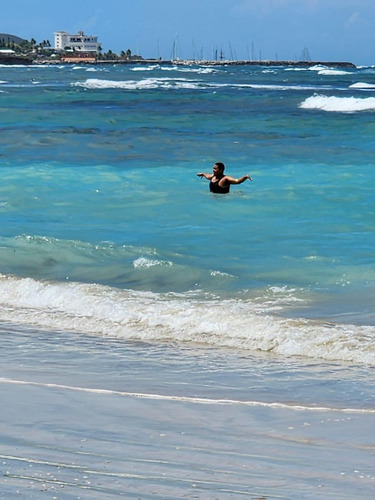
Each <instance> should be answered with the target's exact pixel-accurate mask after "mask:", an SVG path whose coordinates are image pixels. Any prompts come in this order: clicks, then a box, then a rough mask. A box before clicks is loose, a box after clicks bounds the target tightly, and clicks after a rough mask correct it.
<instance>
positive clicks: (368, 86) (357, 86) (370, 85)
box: [349, 82, 375, 89]
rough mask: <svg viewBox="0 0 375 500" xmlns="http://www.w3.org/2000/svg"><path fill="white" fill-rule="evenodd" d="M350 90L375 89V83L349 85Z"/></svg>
mask: <svg viewBox="0 0 375 500" xmlns="http://www.w3.org/2000/svg"><path fill="white" fill-rule="evenodd" d="M349 88H350V89H375V83H363V82H357V83H353V84H352V85H349Z"/></svg>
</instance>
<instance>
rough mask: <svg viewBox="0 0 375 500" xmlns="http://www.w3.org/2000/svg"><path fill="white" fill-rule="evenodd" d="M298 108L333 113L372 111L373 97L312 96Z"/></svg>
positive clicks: (374, 108)
mask: <svg viewBox="0 0 375 500" xmlns="http://www.w3.org/2000/svg"><path fill="white" fill-rule="evenodd" d="M300 108H302V109H321V110H322V111H335V112H341V113H355V112H358V111H374V110H375V97H367V98H357V97H335V96H326V95H314V96H312V97H308V98H307V99H306V100H305V101H303V102H302V103H301V104H300Z"/></svg>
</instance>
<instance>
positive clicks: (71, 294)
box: [0, 275, 375, 364]
mask: <svg viewBox="0 0 375 500" xmlns="http://www.w3.org/2000/svg"><path fill="white" fill-rule="evenodd" d="M268 299H269V298H268ZM0 321H4V322H14V323H18V324H27V325H35V326H38V327H41V328H46V329H53V330H69V331H77V332H83V333H90V334H97V335H102V336H112V337H119V338H123V339H133V340H136V339H138V340H144V341H174V342H184V343H186V342H188V343H200V344H205V345H210V346H214V347H230V348H235V349H245V350H250V351H265V352H273V353H274V354H275V355H280V356H304V357H310V358H321V359H326V360H340V361H349V362H356V363H369V364H373V363H375V345H374V337H375V328H374V327H372V326H355V325H349V324H333V323H322V322H318V321H312V320H306V319H288V318H282V317H278V316H276V315H275V312H274V304H273V303H267V298H266V300H259V301H249V300H239V299H236V300H235V299H231V300H222V301H220V300H218V299H214V298H212V299H207V300H202V299H201V300H198V299H196V298H194V296H191V295H189V294H179V295H176V294H164V295H162V294H155V293H151V292H136V291H131V290H119V289H114V288H110V287H105V286H100V285H94V284H92V285H89V284H79V283H73V282H71V283H52V282H41V281H36V280H33V279H31V278H24V279H22V278H15V277H12V276H5V275H0Z"/></svg>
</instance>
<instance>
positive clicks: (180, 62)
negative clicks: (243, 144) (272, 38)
mask: <svg viewBox="0 0 375 500" xmlns="http://www.w3.org/2000/svg"><path fill="white" fill-rule="evenodd" d="M0 64H6V65H9V66H12V65H19V64H24V65H25V66H26V65H36V64H51V65H55V64H60V65H61V64H67V65H70V64H84V65H87V64H90V65H92V64H94V65H114V64H116V65H117V64H155V65H177V66H193V65H196V66H267V67H268V66H285V67H287V66H291V67H300V68H308V67H312V66H318V65H319V66H330V67H333V68H353V69H355V68H356V67H357V66H356V65H355V64H354V63H352V62H349V61H290V60H280V61H276V60H257V61H255V60H235V61H232V60H222V61H216V60H209V59H204V60H199V61H198V60H195V59H118V60H116V59H111V60H98V59H97V60H93V59H92V58H88V59H85V58H80V57H74V58H71V60H69V58H65V59H64V60H54V59H40V60H31V59H29V58H27V57H25V56H12V57H9V56H4V57H1V56H0Z"/></svg>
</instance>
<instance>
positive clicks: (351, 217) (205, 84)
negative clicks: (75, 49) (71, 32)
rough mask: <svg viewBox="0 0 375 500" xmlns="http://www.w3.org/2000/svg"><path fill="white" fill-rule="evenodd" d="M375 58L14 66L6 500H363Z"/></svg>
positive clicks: (4, 230) (4, 108) (4, 122)
mask: <svg viewBox="0 0 375 500" xmlns="http://www.w3.org/2000/svg"><path fill="white" fill-rule="evenodd" d="M374 74H375V70H374V69H373V68H359V69H350V70H347V71H338V70H335V69H332V68H324V67H315V68H311V69H310V70H307V69H306V70H301V69H294V68H270V69H265V68H263V67H253V66H249V67H244V66H242V67H233V66H230V67H224V66H223V67H219V68H217V67H215V68H206V67H198V66H191V67H183V66H166V67H159V66H145V65H140V66H114V67H105V68H101V67H99V66H98V67H87V66H84V67H72V66H61V67H60V66H53V67H48V66H43V67H37V66H32V67H27V68H22V67H0V127H1V133H0V170H1V175H2V182H1V186H0V224H1V233H0V263H1V265H0V273H1V275H0V321H1V325H2V333H1V335H0V341H1V344H2V353H4V355H3V359H4V360H5V361H4V362H3V363H2V370H1V374H0V377H1V379H0V390H1V392H2V398H3V400H4V401H7V403H6V404H5V408H6V412H3V414H2V419H1V422H0V431H1V436H2V443H3V446H2V452H1V453H2V458H3V465H4V464H6V465H8V466H9V471H8V472H7V473H6V474H5V475H4V477H3V483H2V487H3V490H2V492H4V493H2V494H3V497H4V498H7V495H8V497H9V495H11V494H14V492H15V491H18V493H19V494H21V495H22V494H24V495H26V496H25V498H28V499H31V498H38V499H39V498H40V497H39V496H38V495H40V494H41V493H40V491H46V492H47V491H50V492H51V491H52V490H53V489H54V490H53V491H56V488H57V486H56V484H57V483H56V482H55V483H54V482H53V481H56V480H57V479H59V480H61V481H62V484H63V486H61V485H59V486H58V487H59V488H60V490H59V494H58V495H57V494H56V496H57V497H58V498H60V499H63V500H66V499H68V498H78V497H79V496H80V497H81V498H94V497H95V498H101V499H102V498H114V497H116V496H124V495H125V496H126V495H128V497H131V496H132V495H133V496H134V497H136V498H138V497H141V498H147V497H148V496H151V495H159V497H160V498H177V497H180V496H181V495H182V494H184V495H185V496H186V497H187V498H194V497H198V498H234V497H236V496H238V497H241V496H249V495H250V496H252V497H254V498H256V497H257V496H258V497H261V496H263V497H265V498H288V499H292V498H322V499H323V498H324V499H326V498H341V499H345V498H348V499H352V498H354V497H356V498H368V497H369V495H370V494H371V493H369V492H370V491H371V488H373V485H374V477H373V474H372V473H371V471H370V470H368V467H367V465H366V464H369V463H371V455H372V454H373V439H372V434H373V433H372V429H373V410H374V395H373V386H374V384H373V383H374V372H373V366H374V361H375V349H374V335H375V321H374V320H375V316H374V293H375V292H374V290H375V288H374V282H375V275H374V266H373V257H374V251H373V248H374V246H375V241H374V231H373V220H374V208H375V207H374V201H373V195H372V184H373V183H372V182H371V181H372V180H373V179H374V172H373V153H374V151H373V135H374V122H373V114H374V110H375V105H374V92H375V88H374V86H373V78H374ZM215 161H223V162H224V163H225V164H226V168H227V172H228V174H231V175H233V176H235V177H239V176H241V175H243V174H245V173H250V174H251V176H252V178H253V182H251V183H250V182H248V181H247V182H246V183H244V184H242V185H240V186H233V187H232V189H231V193H230V194H229V195H227V196H220V195H211V194H210V193H209V192H208V184H207V181H205V180H201V179H199V178H198V177H196V173H197V172H201V171H208V172H209V171H211V168H212V165H213V163H214V162H215ZM49 398H51V399H50V403H46V404H43V401H45V402H48V401H49ZM90 408H91V411H90ZM26 411H27V413H26ZM73 413H74V414H75V415H76V417H75V418H74V419H73V420H71V418H70V416H71V415H72V414H73ZM140 415H142V416H143V415H144V418H142V419H139V416H140ZM88 420H89V421H90V425H89V427H90V432H88V431H87V432H88V433H89V434H90V436H89V437H90V446H89V449H87V448H86V449H81V448H80V447H83V448H85V447H86V445H85V444H84V443H86V441H83V440H85V439H88V438H87V436H86V435H85V432H86V431H84V429H85V426H86V424H87V422H88ZM124 421H125V422H126V429H125V427H124ZM38 422H42V423H41V424H40V425H39V424H38ZM198 427H199V429H198ZM30 428H32V429H33V431H32V434H31V437H30ZM59 429H60V430H61V429H63V435H62V436H61V437H59V436H58V434H57V433H58V432H60V431H59ZM153 429H154V431H155V432H154V431H153ZM20 431H21V434H22V436H23V438H20V437H19V436H20V434H19V433H20ZM114 435H116V438H115V437H114ZM151 435H152V436H153V437H152V438H150V436H151ZM219 435H220V437H221V439H220V440H218V436H219ZM133 436H138V437H135V438H134V437H133ZM155 436H158V437H157V445H154V444H153V443H154V442H151V439H155ZM183 436H185V437H183ZM244 436H245V437H244ZM164 437H167V439H164ZM20 439H21V441H22V439H24V441H23V443H21V441H20ZM60 440H61V441H60ZM64 440H65V442H64ZM164 441H166V443H164ZM114 442H118V443H120V444H118V445H116V450H113V449H112V447H113V446H114V445H113V443H114ZM248 442H250V443H251V444H250V445H248V444H247V443H248ZM265 443H266V444H265ZM117 446H118V447H119V448H117ZM122 446H123V448H122ZM15 447H16V448H17V449H18V450H19V455H16V453H15V452H14V449H15ZM129 447H130V449H131V450H132V452H134V453H135V455H134V456H135V457H137V459H134V460H133V462H132V461H131V459H126V460H125V458H124V457H125V455H124V451H123V450H124V449H126V450H127V449H128V448H129ZM182 448H183V449H184V450H185V451H186V450H187V451H186V454H185V453H184V457H183V458H181V460H180V458H179V457H178V451H176V450H179V449H182ZM46 450H49V451H48V452H47V451H46ZM160 450H161V452H162V458H160ZM262 450H264V451H262ZM81 451H82V453H83V455H82V456H81ZM65 453H67V454H66V455H65ZM85 453H87V455H85ZM158 454H159V455H158ZM83 456H86V457H87V460H83V461H82V462H80V466H82V468H81V469H79V471H80V473H79V474H78V476H74V471H75V470H76V469H74V467H73V468H72V467H71V465H72V464H73V463H75V461H76V460H77V457H81V458H82V457H83ZM115 456H116V459H115ZM11 457H13V458H11ZM38 457H39V458H40V459H41V462H40V463H39V462H38V465H36V462H32V460H35V459H38ZM97 457H107V458H100V459H99V462H100V463H99V462H98V461H97ZM168 457H169V458H168ZM207 457H208V458H207ZM222 457H229V459H228V461H225V463H223V462H222ZM275 457H276V458H275ZM289 458H290V459H291V460H289ZM117 460H120V462H118V461H117ZM163 460H165V461H166V462H165V464H164V462H163ZM137 461H139V462H137ZM153 461H156V462H153ZM207 461H209V462H210V463H211V466H210V467H208V468H207V470H206V471H205V472H204V473H202V475H201V473H200V472H199V473H198V469H199V465H198V464H201V465H200V469H202V463H208V462H207ZM50 462H51V463H52V462H53V463H55V464H57V465H55V466H51V465H49V463H50ZM136 463H142V467H143V470H144V471H145V476H142V474H140V472H139V471H138V470H136V471H134V468H136V467H135V464H136ZM146 463H147V464H151V463H153V464H154V465H155V464H156V465H155V467H156V469H157V471H155V470H154V469H153V466H150V465H149V467H148V466H147V467H146ZM58 464H60V465H58ZM103 464H104V465H103ZM105 464H110V465H108V466H107V465H105ZM163 464H164V465H163ZM178 464H179V465H178ZM296 464H299V466H298V465H296ZM33 467H36V469H35V470H36V471H37V472H36V473H35V474H34V475H29V474H28V473H26V472H25V468H26V469H27V470H29V469H30V468H33ZM51 467H52V468H51ZM105 467H108V469H109V475H105V474H104V475H103V474H102V475H100V474H99V472H98V471H99V469H100V470H104V469H103V468H105ZM232 467H233V469H232ZM128 468H130V469H132V470H133V472H134V476H132V478H130V476H126V473H125V472H124V471H125V470H128ZM265 468H271V469H270V470H271V472H269V473H265V472H264V470H265ZM120 469H121V471H122V472H121V473H120ZM61 470H64V471H68V473H67V476H66V477H65V478H61V477H60V478H58V474H57V472H56V471H61ZM176 470H178V471H179V472H178V474H177V475H176V476H175V475H174V471H176ZM192 470H193V472H192ZM267 470H269V469H267ZM88 471H91V472H88ZM95 471H96V472H95ZM244 471H246V473H244ZM128 472H129V471H128ZM48 474H52V475H53V476H54V478H55V479H54V480H52V479H51V481H49V482H48V481H47V480H48V477H49V476H48ZM121 474H123V475H122V476H121ZM124 474H125V475H124ZM129 474H130V472H129ZM23 475H24V476H25V477H22V476H23ZM37 476H38V477H37ZM83 476H86V477H85V478H84V477H83ZM89 476H90V477H91V479H92V478H94V477H95V478H98V477H99V476H100V480H99V481H96V479H95V480H94V481H93V483H94V486H89V485H88V483H87V482H88V481H89V480H90V479H89ZM151 476H152V477H151ZM165 477H166V478H167V479H165ZM218 477H220V479H218ZM109 478H111V481H110V482H108V481H109ZM113 478H115V482H113ZM212 478H214V479H213V480H212V482H211V479H212ZM223 478H224V479H223ZM231 478H233V480H232V479H231ZM43 481H47V482H46V483H45V484H46V485H47V486H45V489H44V490H43V487H41V486H40V484H44V483H43ZM64 481H65V483H64ZM77 481H78V482H79V484H80V485H81V486H80V487H79V489H77V487H76V486H74V484H76V483H77ZM168 481H169V482H168ZM200 481H201V482H200ZM93 483H92V484H93ZM114 484H115V485H116V486H114ZM31 485H32V488H31V490H30V486H31ZM251 485H252V487H250V486H251ZM52 487H53V488H52ZM51 488H52V489H51ZM101 488H102V489H101ZM197 488H198V490H199V492H198V493H197V492H196V489H197ZM236 488H237V489H236ZM30 491H32V492H33V493H32V494H33V495H34V496H33V497H32V496H30ZM202 491H203V492H204V493H202ZM27 492H28V493H27ZM358 492H359V493H358ZM4 495H5V496H4ZM27 495H29V496H27ZM168 495H169V496H168ZM194 495H195V496H194ZM202 495H203V496H202ZM356 495H357V496H356ZM358 495H361V496H360V497H359V496H358Z"/></svg>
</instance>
